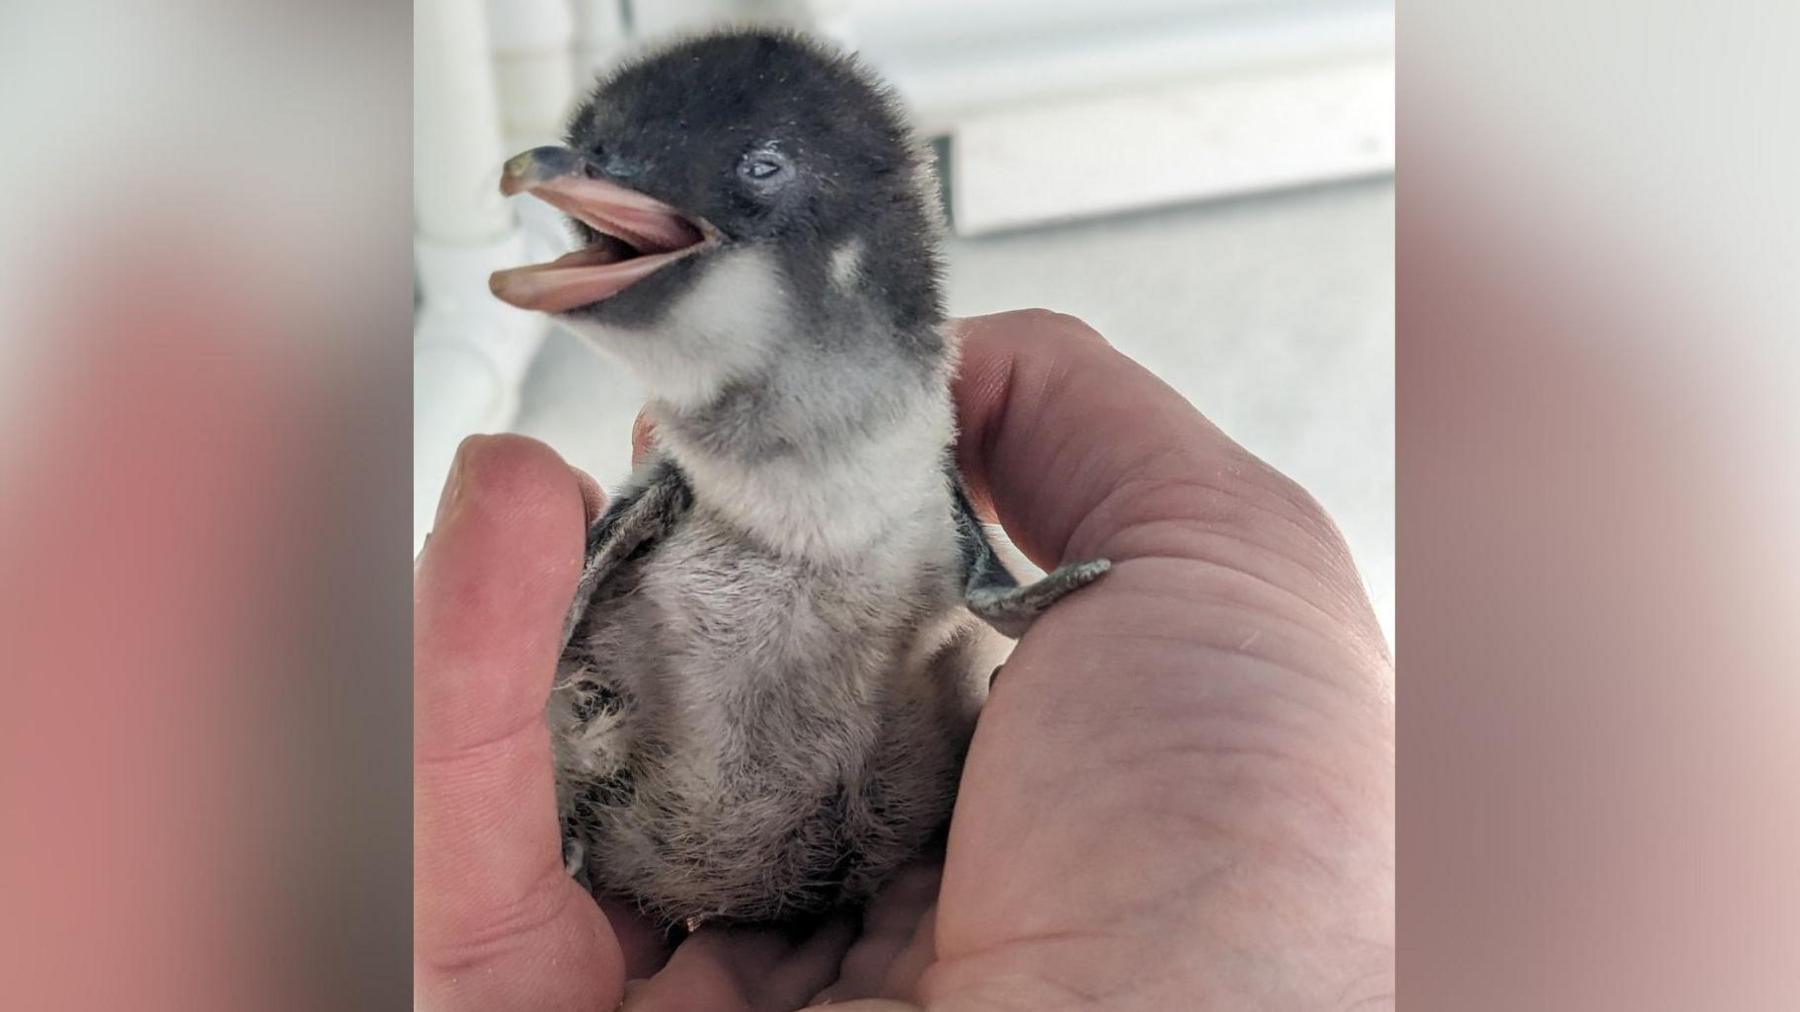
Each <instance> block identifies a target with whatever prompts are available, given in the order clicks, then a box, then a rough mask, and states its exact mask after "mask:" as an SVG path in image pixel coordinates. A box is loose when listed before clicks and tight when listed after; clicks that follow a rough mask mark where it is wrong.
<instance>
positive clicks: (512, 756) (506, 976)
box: [413, 436, 624, 1009]
mask: <svg viewBox="0 0 1800 1012" xmlns="http://www.w3.org/2000/svg"><path fill="white" fill-rule="evenodd" d="M583 493H584V490H583V488H582V486H581V483H580V481H579V480H578V478H577V476H576V474H575V472H573V471H572V470H570V468H569V467H568V466H567V465H566V464H564V463H563V462H562V460H561V458H559V457H558V456H557V455H556V454H555V453H554V452H553V451H551V450H550V449H549V448H548V447H546V446H544V445H543V444H542V443H538V442H535V441H533V440H529V439H523V438H520V437H516V436H499V437H475V438H471V439H470V440H468V441H466V442H465V443H464V444H463V446H462V448H461V449H460V450H459V451H458V453H457V459H456V464H455V466H454V467H453V468H452V471H451V477H450V479H449V481H448V483H447V484H446V486H445V490H444V498H443V501H442V503H441V504H440V506H439V511H438V519H437V525H436V529H435V530H434V531H433V532H432V535H433V536H432V538H431V540H430V542H429V543H428V544H427V545H426V548H425V552H424V554H423V556H422V557H421V559H420V560H419V569H418V576H417V580H416V584H415V587H414V599H413V614H414V632H413V657H414V673H413V722H414V727H413V785H414V787H413V790H414V801H413V804H414V810H413V848H414V851H413V854H414V856H413V908H414V909H413V923H414V974H415V978H416V979H415V986H416V988H417V991H418V995H419V999H420V1001H421V1003H422V1005H423V1006H424V1007H432V1008H483V1009H489V1008H534V1009H550V1008H573V1007H578V1006H579V1007H584V1008H588V1007H594V1006H595V1005H596V1004H598V1005H600V1006H602V1007H610V1006H611V1004H613V1003H616V1002H617V1001H618V1000H619V997H620V996H621V995H622V993H623V988H624V964H623V960H622V957H621V954H620V950H619V945H618V942H617V941H616V940H615V938H614V936H613V934H612V932H611V930H610V929H609V928H608V927H607V924H606V921H605V918H604V917H603V916H602V915H601V913H600V910H599V908H598V907H597V906H596V905H595V904H594V903H593V902H592V901H591V900H590V899H589V898H588V897H587V896H586V894H585V893H584V892H583V891H582V889H581V887H580V886H579V885H577V884H576V883H575V882H574V881H573V880H571V879H570V878H569V877H568V876H567V875H565V874H564V873H563V868H562V848H561V836H560V832H559V830H558V826H557V818H556V794H555V785H554V780H553V774H552V766H551V754H550V739H549V731H548V729H547V728H546V726H545V724H544V720H543V710H544V704H545V701H546V699H547V697H548V694H549V691H550V683H551V679H552V678H553V677H554V673H555V670H556V661H557V653H558V651H559V649H560V647H561V642H560V632H561V629H562V625H563V617H564V612H566V611H567V610H568V608H569V605H570V601H571V599H572V597H573V596H574V587H575V581H576V577H577V574H578V571H579V569H580V566H581V546H582V539H583V530H584V523H583V498H584V494H583ZM608 996H610V997H608Z"/></svg>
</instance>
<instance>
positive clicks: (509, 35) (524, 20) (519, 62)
mask: <svg viewBox="0 0 1800 1012" xmlns="http://www.w3.org/2000/svg"><path fill="white" fill-rule="evenodd" d="M487 14H488V31H489V32H490V33H491V35H492V37H493V47H494V85H495V90H496V92H497V93H498V95H499V98H500V123H501V125H502V127H503V128H504V130H505V133H506V146H507V149H508V150H509V151H517V150H524V149H525V148H529V147H535V146H537V145H539V144H550V143H554V142H555V141H557V140H558V139H559V138H560V137H561V135H562V132H563V127H564V126H566V125H567V122H566V121H567V118H568V115H569V107H570V105H571V104H572V103H573V101H574V95H575V66H574V59H575V58H574V52H573V46H574V42H575V19H574V17H573V15H572V14H571V12H570V10H569V4H568V0H488V3H487Z"/></svg>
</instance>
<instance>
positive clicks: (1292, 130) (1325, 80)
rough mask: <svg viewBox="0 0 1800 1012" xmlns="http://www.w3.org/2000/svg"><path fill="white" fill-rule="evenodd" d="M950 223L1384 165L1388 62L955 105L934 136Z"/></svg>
mask: <svg viewBox="0 0 1800 1012" xmlns="http://www.w3.org/2000/svg"><path fill="white" fill-rule="evenodd" d="M946 136H947V145H946V148H945V163H944V164H943V165H942V166H941V167H940V168H941V170H942V171H943V172H944V174H945V184H946V186H947V189H948V194H949V204H950V216H951V222H952V225H953V227H954V229H955V231H956V232H957V233H958V234H961V235H977V234H980V233H983V232H992V231H996V230H1001V229H1010V228H1018V227H1023V226H1028V225H1036V224H1043V223H1048V222H1053V221H1060V220H1069V219H1074V218H1083V217H1089V216H1093V215H1099V214H1109V213H1115V212H1120V211H1131V210H1137V209H1141V208H1146V207H1153V206H1158V205H1163V204H1170V203H1177V202H1183V201H1192V200H1202V199H1208V198H1215V197H1224V196H1235V195H1241V194H1246V193H1254V192H1258V191H1265V190H1274V189H1281V188H1286V187H1292V186H1300V185H1307V184H1312V183H1319V182H1326V181H1331V180H1338V179H1348V178H1355V177H1359V176H1369V175H1378V174H1386V173H1391V172H1392V171H1393V169H1394V63H1393V60H1392V59H1391V58H1377V59H1358V60H1348V61H1337V62H1327V63H1321V64H1315V65H1308V66H1299V67H1286V68H1280V69H1270V70H1265V71H1262V72H1254V73H1237V74H1231V75H1226V76H1222V77H1217V78H1211V79H1206V80H1199V81H1193V82H1187V83H1179V84H1169V85H1164V86H1159V87H1155V88H1145V89H1142V90H1138V91H1133V92H1127V93H1119V94H1109V95H1103V96H1099V97H1094V98H1086V99H1079V98H1076V99H1062V100H1057V101H1051V102H1043V103H1037V104H1030V105H1013V106H1007V107H1002V108H999V109H995V110H993V111H991V112H967V113H964V114H963V115H961V116H959V117H958V118H957V120H956V122H955V123H954V124H953V126H951V128H950V129H949V130H948V131H947V133H946Z"/></svg>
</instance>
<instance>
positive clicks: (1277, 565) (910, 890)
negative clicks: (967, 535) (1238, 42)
mask: <svg viewBox="0 0 1800 1012" xmlns="http://www.w3.org/2000/svg"><path fill="white" fill-rule="evenodd" d="M961 326H962V330H963V340H964V361H963V369H962V374H961V377H960V378H959V380H958V383H957V400H958V404H959V406H960V410H961V424H962V432H963V436H962V440H961V443H960V448H959V456H960V459H961V464H962V467H963V469H964V473H965V474H966V475H967V476H968V478H969V481H970V484H971V486H972V491H973V492H974V494H975V497H976V499H977V500H978V502H979V503H981V504H982V505H984V506H988V505H991V507H992V508H994V509H995V510H997V513H998V516H999V519H1000V521H1001V522H1002V524H1003V526H1005V527H1006V529H1007V530H1008V532H1009V533H1011V534H1012V535H1013V537H1014V538H1015V540H1016V541H1017V542H1018V543H1019V545H1020V547H1021V548H1022V549H1023V550H1024V551H1025V552H1026V553H1027V555H1029V556H1031V557H1032V558H1033V559H1034V560H1036V561H1038V562H1039V563H1040V564H1045V565H1054V564H1055V563H1056V562H1057V561H1059V560H1061V559H1067V558H1092V557H1105V558H1110V559H1112V560H1113V561H1114V563H1115V568H1114V571H1113V572H1112V573H1110V574H1109V575H1108V576H1107V577H1106V579H1105V580H1102V581H1100V582H1099V583H1097V584H1095V585H1094V586H1093V587H1092V588H1089V589H1087V590H1084V591H1083V592H1082V593H1080V594H1076V595H1073V596H1072V597H1070V598H1069V599H1067V600H1066V601H1064V602H1062V603H1060V604H1058V606H1057V607H1056V608H1053V609H1051V611H1050V612H1049V613H1047V614H1046V615H1045V616H1044V617H1043V618H1042V619H1040V620H1039V621H1038V622H1037V623H1036V625H1034V626H1033V627H1032V629H1031V631H1030V632H1029V633H1028V634H1027V635H1026V636H1025V638H1024V639H1023V640H1021V641H1020V643H1019V646H1018V649H1017V650H1016V651H1015V652H1014V654H1013V655H1012V657H1011V659H1009V660H1008V662H1007V664H1006V667H1005V669H1004V670H1003V672H1002V673H1001V674H1000V676H999V678H998V679H997V681H996V684H995V686H994V690H993V694H992V696H991V698H990V699H989V701H988V704H987V707H986V708H985V709H984V711H983V713H982V716H981V719H980V723H979V725H978V727H977V730H976V734H975V739H974V743H973V746H972V749H971V752H970V755H969V760H968V766H967V768H966V770H965V772H964V777H963V781H962V786H961V793H960V795H959V798H958V801H957V807H956V812H955V815H954V817H953V820H952V826H951V835H950V844H949V850H948V854H947V857H946V862H945V866H944V869H943V872H942V882H941V885H940V884H939V883H938V880H937V876H936V874H935V872H934V870H932V869H924V868H921V869H915V870H914V871H912V872H910V873H908V875H906V876H905V877H903V878H902V879H901V880H900V881H899V882H897V883H896V884H895V886H894V887H893V888H891V889H890V890H889V891H888V893H887V894H885V895H883V896H882V897H879V898H878V899H877V900H876V901H875V903H874V904H872V906H871V909H870V911H869V912H868V914H867V916H866V917H865V918H864V924H863V926H862V931H861V933H860V935H857V936H856V937H855V938H854V939H852V933H851V931H850V930H849V927H848V926H847V925H844V924H842V923H833V924H830V925H828V926H827V927H826V928H824V929H822V930H820V931H818V932H817V933H815V934H813V935H810V936H808V937H805V938H799V939H795V938H788V937H785V936H781V935H778V934H775V933H772V932H722V931H709V930H707V929H702V930H701V931H700V932H697V933H696V934H695V935H694V936H693V937H691V938H689V939H688V940H686V941H685V942H684V943H682V945H681V946H680V947H679V948H678V949H676V950H675V952H674V954H673V955H672V956H670V955H669V954H668V953H667V952H666V951H664V950H663V948H662V947H661V944H660V942H659V940H658V939H657V938H656V937H655V936H654V935H653V934H651V933H649V932H648V929H647V928H646V926H644V925H643V924H641V922H638V921H636V919H635V918H633V917H631V916H629V915H626V914H624V913H622V912H620V911H610V910H609V912H608V913H609V914H610V916H603V915H602V914H601V912H600V910H599V909H598V908H597V907H595V905H594V904H592V903H591V902H589V901H587V900H586V898H585V896H584V894H582V893H581V890H580V889H579V888H578V887H576V886H574V885H573V883H571V882H569V880H567V879H566V878H564V877H562V875H561V865H560V847H559V842H558V840H557V830H556V821H555V817H554V806H553V804H552V802H551V800H550V798H551V787H550V783H551V780H550V777H551V774H550V765H549V746H548V740H547V732H545V731H544V729H543V726H542V723H541V719H540V718H541V712H542V708H543V703H544V698H545V694H546V693H547V692H548V687H549V681H550V677H551V673H552V671H553V670H554V666H555V659H556V658H555V652H556V633H557V631H558V630H560V628H561V621H562V615H561V609H562V608H563V607H566V602H567V600H568V597H569V591H570V589H571V588H572V587H573V582H574V578H575V572H576V569H577V568H578V567H579V561H580V560H579V553H580V548H579V545H580V532H581V525H580V522H579V520H580V513H579V512H578V510H579V508H580V504H581V502H582V499H583V492H582V488H581V485H580V483H579V482H578V480H577V479H576V478H575V477H574V476H573V474H572V472H570V471H568V469H567V468H566V467H565V466H564V465H562V464H561V463H560V461H558V460H556V458H555V456H554V454H552V453H550V452H549V451H548V450H547V449H544V448H542V447H540V446H537V445H536V444H532V443H530V442H529V441H523V440H517V439H497V440H489V441H483V442H479V443H476V444H474V445H472V446H470V447H465V451H464V453H463V455H462V457H461V458H460V459H461V468H460V471H461V474H460V477H459V478H458V479H455V480H453V485H455V486H457V489H458V490H453V491H452V492H450V493H449V494H448V495H447V504H446V507H445V512H444V514H443V515H441V516H440V523H439V526H438V530H437V533H436V534H435V535H434V537H433V539H432V542H431V543H430V544H429V545H428V546H427V548H426V552H425V554H424V556H423V558H422V560H421V564H420V573H419V584H418V586H419V590H418V594H419V597H418V600H417V602H416V606H417V608H418V609H419V613H420V621H419V623H418V633H417V636H418V637H419V639H418V643H417V645H416V646H415V650H416V654H415V656H416V657H417V658H418V659H419V660H418V664H419V673H418V682H419V687H418V689H417V690H416V692H417V693H418V696H417V699H416V703H415V705H416V708H417V714H418V716H417V717H416V720H417V721H418V724H419V726H418V728H417V735H416V740H417V742H418V744H417V745H416V746H415V747H416V749H417V750H418V755H419V757H420V758H419V768H418V770H417V772H416V775H417V776H418V784H419V786H418V791H419V801H418V812H417V814H416V824H417V828H416V831H415V832H416V836H415V839H416V841H417V842H416V844H415V846H416V847H418V848H419V856H418V859H417V862H416V863H417V866H418V867H419V869H420V870H419V871H417V872H416V873H415V876H416V881H415V889H416V894H417V896H418V898H417V899H416V900H415V905H416V910H415V914H416V916H417V917H418V918H419V919H420V920H419V926H418V928H416V932H417V936H418V954H417V959H418V961H419V962H418V965H419V970H418V985H419V993H420V996H421V1000H422V1001H423V1002H424V1003H425V1004H427V1005H428V1006H436V1005H441V1006H443V1007H455V1006H462V1005H468V1006H470V1007H484V1008H492V1007H514V1006H516V1007H536V1008H549V1007H563V1006H565V1005H567V1006H585V1007H601V1008H605V1007H609V1005H610V1003H612V1002H614V1001H616V1000H617V999H618V997H619V996H620V995H622V994H623V993H624V989H625V980H626V978H627V976H632V977H636V976H642V975H644V974H647V973H649V972H650V971H653V970H658V968H659V967H660V970H659V972H656V973H655V975H654V976H653V977H652V978H651V979H650V980H649V981H648V982H646V983H644V984H642V985H639V986H636V987H634V990H633V993H632V995H631V1000H630V1002H628V1005H627V1007H628V1008H646V1009H649V1008H677V1007H679V1008H684V1009H688V1008H695V1009H708V1008H715V1007H716V1008H758V1009H761V1008H768V1009H784V1008H791V1007H794V1006H796V1005H799V1004H803V1003H804V1002H805V1001H807V1000H808V999H809V998H811V997H813V996H814V994H815V992H817V991H818V989H819V988H820V987H822V986H824V985H826V984H830V985H831V986H830V987H829V988H827V989H826V990H825V991H824V992H823V995H821V997H828V998H831V999H832V1000H834V1001H843V1002H845V1003H844V1004H842V1005H836V1006H834V1007H840V1008H846V1009H856V1010H867V1012H874V1010H875V1009H900V1008H911V1007H918V1006H925V1007H931V1008H953V1009H984V1008H996V1009H998V1008H1032V1009H1056V1008H1122V1009H1123V1008H1134V1009H1135V1008H1147V1009H1172V1008H1289V1007H1291V1008H1320V1007H1333V1008H1335V1007H1356V1006H1360V1005H1366V1004H1370V1003H1372V1002H1374V1001H1377V1000H1380V999H1383V998H1385V997H1387V996H1389V995H1391V990H1392V971H1393V947H1392V938H1393V904H1392V899H1393V837H1392V829H1393V732H1392V727H1393V723H1392V721H1393V695H1392V691H1393V690H1392V662H1391V660H1390V659H1389V657H1388V654H1387V651H1386V647H1385V645H1384V644H1383V642H1382V639H1381V636H1380V633H1379V631H1378V630H1377V628H1376V625H1375V621H1374V618H1373V616H1372V615H1371V614H1370V612H1369V608H1368V605H1367V603H1366V600H1365V599H1364V596H1363V594H1362V589H1361V584H1360V581H1359V579H1358V577H1357V576H1356V573H1355V570H1354V568H1353V567H1352V565H1351V563H1350V560H1349V557H1348V553H1347V552H1346V550H1345V548H1344V546H1343V542H1342V539H1341V538H1340V537H1339V536H1338V534H1337V532H1336V531H1335V529H1334V528H1333V527H1332V526H1331V524H1330V522H1329V521H1328V520H1327V519H1326V518H1325V517H1324V515H1323V513H1322V512H1321V511H1320V510H1319V509H1318V507H1317V506H1316V504H1314V503H1313V502H1312V500H1311V499H1310V497H1308V496H1307V495H1306V494H1305V493H1304V492H1303V491H1301V490H1300V489H1298V487H1296V486H1294V485H1293V484H1292V483H1291V482H1289V481H1287V480H1286V479H1285V478H1282V477H1281V476H1280V475H1278V474H1277V473H1275V472H1274V471H1273V470H1271V469H1269V468H1268V467H1267V466H1266V465H1264V464H1262V463H1261V462H1260V461H1257V460H1256V459H1255V458H1253V457H1251V456H1250V455H1249V454H1248V453H1246V452H1245V451H1244V450H1242V449H1241V448H1240V447H1238V446H1236V444H1234V443H1232V442H1231V441H1230V440H1229V439H1227V438H1226V437H1225V436H1223V435H1222V434H1221V433H1219V432H1218V430H1217V429H1215V428H1213V427H1212V426H1211V425H1210V424H1209V423H1207V422H1206V421H1205V419H1204V418H1202V417H1201V416H1200V415H1199V413H1198V412H1196V411H1195V410H1194V409H1193V408H1192V407H1191V406H1190V405H1188V404H1187V403H1186V402H1185V401H1183V400H1182V399H1181V398H1180V397H1179V396H1178V395H1176V394H1175V393H1174V392H1173V391H1172V390H1170V389H1169V388H1168V387H1166V386H1164V385H1163V384H1162V383H1160V382H1159V381H1157V380H1156V379H1155V378H1154V377H1152V376H1151V375H1150V374H1149V373H1148V372H1146V371H1145V370H1143V369H1142V368H1141V367H1139V366H1137V365H1136V364H1135V363H1132V362H1131V361H1130V360H1128V359H1126V358H1124V357H1123V356H1121V355H1118V354H1117V353H1116V352H1114V351H1112V350H1111V349H1110V348H1109V347H1108V346H1107V345H1106V344H1105V343H1104V342H1103V341H1102V340H1101V339H1100V338H1099V337H1098V336H1097V335H1095V334H1093V332H1092V331H1091V330H1088V329H1087V328H1086V327H1085V326H1083V325H1081V324H1079V323H1078V322H1076V321H1073V320H1070V319H1069V318H1067V317H1060V316H1055V315H1053V314H1045V313H1037V312H1025V313H1007V314H1000V315H998V316H992V317H983V318H978V319H974V320H969V321H965V322H964V323H963V324H962V325H961ZM585 495H586V501H587V502H588V504H589V507H590V510H591V509H593V508H595V507H596V506H597V504H598V501H599V500H598V492H597V490H596V489H594V488H592V486H591V482H589V483H588V488H587V491H586V493H585ZM440 637H444V639H440ZM533 812H541V813H543V814H542V815H541V816H540V817H535V818H534V817H531V816H530V815H528V814H525V813H533ZM446 848H447V849H448V852H446ZM846 945H847V946H848V951H847V952H846V950H845V946H846ZM834 981H835V982H834ZM862 996H881V997H880V998H875V997H869V998H868V999H867V1000H865V1001H856V1000H853V999H856V998H858V997H862ZM885 999H898V1001H890V1000H885ZM1389 1000H1391V999H1389ZM902 1002H904V1003H910V1004H903V1003H902Z"/></svg>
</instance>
